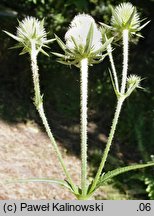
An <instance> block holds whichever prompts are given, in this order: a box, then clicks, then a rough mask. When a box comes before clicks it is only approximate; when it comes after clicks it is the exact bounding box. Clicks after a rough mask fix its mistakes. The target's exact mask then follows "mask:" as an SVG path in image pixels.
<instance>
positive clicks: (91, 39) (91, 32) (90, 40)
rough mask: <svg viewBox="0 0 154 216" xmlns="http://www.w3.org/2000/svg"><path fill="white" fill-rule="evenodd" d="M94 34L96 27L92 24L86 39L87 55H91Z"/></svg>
mask: <svg viewBox="0 0 154 216" xmlns="http://www.w3.org/2000/svg"><path fill="white" fill-rule="evenodd" d="M93 34H94V25H93V23H91V25H90V28H89V32H88V35H87V38H86V46H85V53H89V52H90V49H91V45H92V41H93Z"/></svg>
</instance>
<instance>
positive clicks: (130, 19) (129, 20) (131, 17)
mask: <svg viewBox="0 0 154 216" xmlns="http://www.w3.org/2000/svg"><path fill="white" fill-rule="evenodd" d="M135 12H136V8H134V10H133V12H132V14H131V15H130V17H129V19H128V21H127V23H126V24H125V26H126V27H127V28H129V26H130V25H131V22H132V19H133V17H134V15H135Z"/></svg>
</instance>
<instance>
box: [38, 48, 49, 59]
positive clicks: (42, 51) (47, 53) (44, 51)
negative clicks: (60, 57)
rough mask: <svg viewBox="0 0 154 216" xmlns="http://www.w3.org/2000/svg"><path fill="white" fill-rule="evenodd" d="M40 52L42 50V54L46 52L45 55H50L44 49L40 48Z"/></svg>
mask: <svg viewBox="0 0 154 216" xmlns="http://www.w3.org/2000/svg"><path fill="white" fill-rule="evenodd" d="M40 52H41V53H42V54H44V55H45V56H48V57H49V55H48V53H47V52H45V51H44V50H43V49H40Z"/></svg>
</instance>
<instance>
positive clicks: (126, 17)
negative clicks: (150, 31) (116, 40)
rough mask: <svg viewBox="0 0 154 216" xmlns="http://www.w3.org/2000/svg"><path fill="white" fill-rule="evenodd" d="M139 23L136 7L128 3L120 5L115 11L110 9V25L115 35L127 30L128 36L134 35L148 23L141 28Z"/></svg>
mask: <svg viewBox="0 0 154 216" xmlns="http://www.w3.org/2000/svg"><path fill="white" fill-rule="evenodd" d="M141 22H142V21H141V20H140V17H139V14H138V12H137V10H136V7H134V6H133V5H132V4H131V3H129V2H127V3H121V4H120V5H118V6H117V7H115V9H113V8H112V18H111V25H112V27H113V29H114V30H115V32H117V33H118V32H119V33H121V32H122V31H123V30H124V29H127V30H128V31H129V33H130V34H136V33H137V32H139V31H140V30H141V29H142V28H144V27H145V26H146V25H147V24H148V23H149V21H148V22H146V23H145V24H143V25H142V26H141ZM138 36H141V35H138Z"/></svg>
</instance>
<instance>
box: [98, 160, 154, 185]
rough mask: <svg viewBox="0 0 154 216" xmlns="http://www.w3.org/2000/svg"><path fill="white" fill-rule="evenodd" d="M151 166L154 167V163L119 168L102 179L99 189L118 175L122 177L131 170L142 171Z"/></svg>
mask: <svg viewBox="0 0 154 216" xmlns="http://www.w3.org/2000/svg"><path fill="white" fill-rule="evenodd" d="M149 166H154V162H152V163H151V162H150V163H147V164H136V165H131V166H126V167H122V168H117V169H115V170H112V171H109V172H107V173H106V174H105V175H103V176H102V177H101V178H100V181H99V183H98V185H97V188H98V187H99V186H101V185H102V184H103V183H104V182H105V181H107V180H109V179H111V178H113V177H115V176H117V175H120V174H122V173H125V172H128V171H131V170H136V169H142V168H145V167H149Z"/></svg>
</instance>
